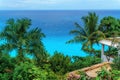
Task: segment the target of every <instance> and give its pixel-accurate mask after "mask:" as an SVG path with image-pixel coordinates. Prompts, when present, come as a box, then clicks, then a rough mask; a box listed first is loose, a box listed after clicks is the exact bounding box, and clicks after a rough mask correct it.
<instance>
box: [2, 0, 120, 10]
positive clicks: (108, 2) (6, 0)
mask: <svg viewBox="0 0 120 80" xmlns="http://www.w3.org/2000/svg"><path fill="white" fill-rule="evenodd" d="M89 9H93V10H94V9H95V10H96V9H102V10H103V9H105V10H111V9H112V10H113V9H117V10H119V9H120V0H0V10H89Z"/></svg>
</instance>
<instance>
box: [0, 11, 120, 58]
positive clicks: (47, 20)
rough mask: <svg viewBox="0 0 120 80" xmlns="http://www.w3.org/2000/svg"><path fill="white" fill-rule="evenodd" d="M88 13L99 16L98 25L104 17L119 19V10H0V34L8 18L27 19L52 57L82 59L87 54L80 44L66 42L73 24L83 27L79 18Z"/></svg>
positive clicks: (97, 46)
mask: <svg viewBox="0 0 120 80" xmlns="http://www.w3.org/2000/svg"><path fill="white" fill-rule="evenodd" d="M89 12H95V13H96V14H97V15H98V16H99V21H98V24H99V23H100V20H101V19H102V18H103V17H105V16H113V17H115V18H118V19H120V10H0V32H1V31H2V30H3V29H4V28H5V25H6V21H7V20H8V19H10V18H14V19H21V18H29V19H31V20H32V25H31V27H30V29H32V28H36V27H38V28H40V29H42V32H43V33H44V34H45V35H46V37H45V38H43V39H42V42H43V44H44V46H45V49H46V50H47V52H48V53H49V54H51V55H53V54H54V52H55V51H57V52H60V53H63V54H64V55H68V56H82V57H84V56H87V55H88V54H87V53H86V52H84V51H83V50H82V49H81V47H82V44H81V43H73V44H66V42H67V41H68V40H70V39H72V38H73V37H74V36H73V35H70V34H69V32H70V31H71V30H73V29H75V25H74V23H75V22H77V23H79V24H81V25H83V22H82V21H81V17H82V16H86V15H88V13H89ZM0 43H2V41H1V42H0ZM106 47H107V46H106ZM94 48H95V49H96V50H100V49H101V45H100V44H99V45H97V44H95V45H94ZM15 54H16V51H15V50H13V51H12V52H10V55H11V56H15Z"/></svg>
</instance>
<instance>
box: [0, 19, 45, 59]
mask: <svg viewBox="0 0 120 80" xmlns="http://www.w3.org/2000/svg"><path fill="white" fill-rule="evenodd" d="M30 26H31V20H30V19H27V18H23V19H17V20H14V19H9V20H8V21H7V23H6V27H5V29H4V30H3V31H2V32H1V33H0V38H1V39H4V40H5V41H6V43H5V44H3V45H0V49H1V51H2V52H7V53H8V52H10V51H12V50H16V51H17V59H18V61H24V59H25V57H26V55H29V54H31V55H32V56H33V57H34V58H42V57H40V56H41V55H44V54H45V50H44V46H43V44H42V41H41V39H42V38H43V37H45V35H44V34H43V33H42V32H41V30H40V29H38V28H35V29H32V30H30Z"/></svg>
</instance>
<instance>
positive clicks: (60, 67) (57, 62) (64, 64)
mask: <svg viewBox="0 0 120 80" xmlns="http://www.w3.org/2000/svg"><path fill="white" fill-rule="evenodd" d="M50 64H51V67H50V68H51V69H52V70H53V71H54V72H55V73H58V74H65V73H67V72H69V71H70V65H71V58H70V57H69V56H65V55H64V54H62V53H59V52H55V53H54V55H53V56H52V57H51V58H50Z"/></svg>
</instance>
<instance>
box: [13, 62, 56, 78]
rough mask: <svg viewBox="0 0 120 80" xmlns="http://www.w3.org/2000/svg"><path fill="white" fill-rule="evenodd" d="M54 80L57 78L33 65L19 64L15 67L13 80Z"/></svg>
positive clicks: (52, 73)
mask: <svg viewBox="0 0 120 80" xmlns="http://www.w3.org/2000/svg"><path fill="white" fill-rule="evenodd" d="M49 79H52V80H56V79H57V76H56V75H55V74H54V72H52V71H51V70H49V71H46V70H44V69H41V68H40V67H37V66H35V65H34V64H33V63H28V62H25V63H21V64H20V65H16V68H15V70H14V74H13V80H49Z"/></svg>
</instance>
